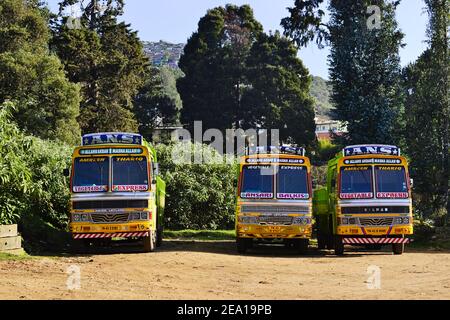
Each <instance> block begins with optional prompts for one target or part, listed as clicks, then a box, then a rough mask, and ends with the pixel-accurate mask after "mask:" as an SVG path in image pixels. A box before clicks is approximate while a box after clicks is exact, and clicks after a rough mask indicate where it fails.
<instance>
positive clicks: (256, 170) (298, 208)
mask: <svg viewBox="0 0 450 320" xmlns="http://www.w3.org/2000/svg"><path fill="white" fill-rule="evenodd" d="M238 180H239V182H238V188H237V189H238V191H237V206H236V243H237V250H238V252H239V253H245V252H246V250H247V249H249V248H250V247H251V246H252V245H253V243H254V242H255V240H258V241H259V242H274V241H276V240H282V241H283V242H284V244H285V245H286V246H288V247H291V246H294V247H295V248H296V249H297V250H298V251H299V252H300V253H306V251H307V249H308V244H309V239H310V238H311V234H312V186H311V164H310V161H309V158H307V157H306V156H305V149H303V148H297V147H291V146H281V147H268V148H257V150H256V151H255V154H248V155H247V156H244V157H242V158H241V162H240V170H239V179H238Z"/></svg>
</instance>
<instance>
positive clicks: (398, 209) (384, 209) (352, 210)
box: [342, 206, 409, 214]
mask: <svg viewBox="0 0 450 320" xmlns="http://www.w3.org/2000/svg"><path fill="white" fill-rule="evenodd" d="M342 213H343V214H358V213H409V207H408V206H376V207H342Z"/></svg>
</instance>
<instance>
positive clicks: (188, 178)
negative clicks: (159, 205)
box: [157, 143, 238, 230]
mask: <svg viewBox="0 0 450 320" xmlns="http://www.w3.org/2000/svg"><path fill="white" fill-rule="evenodd" d="M194 150H195V151H196V152H200V153H203V155H204V157H206V158H207V159H216V160H218V161H217V163H216V164H185V163H179V162H178V161H175V162H174V161H173V160H172V159H173V155H175V157H174V158H175V159H177V160H179V159H180V158H179V157H178V156H177V155H178V154H183V153H182V152H191V151H192V154H193V152H194ZM157 152H158V160H159V163H160V168H161V172H162V175H163V179H164V180H165V181H166V183H167V190H166V192H167V195H166V209H165V219H166V221H165V226H166V227H167V228H169V229H172V230H180V229H212V230H216V229H232V228H233V227H234V210H235V195H236V192H235V187H236V185H237V176H238V174H237V172H238V169H237V167H238V166H237V164H236V163H235V162H232V163H231V164H228V163H230V162H227V163H225V162H224V158H223V157H221V156H220V155H218V154H217V153H216V152H215V150H213V149H211V148H210V147H208V146H204V145H203V146H202V145H200V144H195V145H194V144H191V143H182V144H177V145H159V146H158V147H157ZM178 152H180V153H178Z"/></svg>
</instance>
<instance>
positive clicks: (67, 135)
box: [0, 0, 80, 144]
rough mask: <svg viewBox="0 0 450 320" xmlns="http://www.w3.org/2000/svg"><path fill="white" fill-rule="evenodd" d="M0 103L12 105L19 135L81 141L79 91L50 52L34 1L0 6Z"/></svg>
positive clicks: (44, 25) (41, 13) (15, 0)
mask: <svg viewBox="0 0 450 320" xmlns="http://www.w3.org/2000/svg"><path fill="white" fill-rule="evenodd" d="M0 13H1V15H0V16H1V18H0V103H3V102H5V101H7V100H11V101H14V102H16V103H15V104H16V105H17V106H18V107H17V108H16V109H15V111H14V114H13V116H14V118H15V120H16V121H17V124H18V125H19V127H20V128H21V129H24V130H25V131H26V132H27V133H28V134H33V135H36V136H39V137H42V138H45V139H55V138H56V139H59V140H62V141H65V142H68V143H71V144H75V143H76V142H78V141H79V136H80V128H79V126H78V123H77V122H76V117H77V116H78V113H79V105H78V104H79V99H80V98H79V88H78V86H77V85H75V84H72V83H70V82H69V81H68V79H67V78H66V75H65V72H64V69H63V66H62V64H61V62H60V61H59V59H58V58H57V57H56V56H54V55H52V54H50V53H49V51H48V41H49V32H48V27H47V20H46V18H47V15H46V11H45V10H43V9H41V8H40V7H39V6H38V2H37V1H35V0H30V1H20V0H5V1H2V2H1V3H0Z"/></svg>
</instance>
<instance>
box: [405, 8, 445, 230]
mask: <svg viewBox="0 0 450 320" xmlns="http://www.w3.org/2000/svg"><path fill="white" fill-rule="evenodd" d="M426 3H427V5H428V12H429V15H430V24H429V28H428V29H429V30H428V35H429V44H430V47H429V48H428V49H427V50H426V51H425V52H424V53H423V54H422V55H421V56H420V57H419V58H418V59H417V61H416V62H415V63H413V64H410V65H409V66H407V67H406V68H405V70H404V72H403V75H404V90H405V95H406V104H405V115H404V116H405V120H406V130H405V137H406V139H405V142H406V151H407V153H408V156H409V157H410V158H411V160H412V161H411V175H412V177H413V178H414V190H415V192H416V193H417V196H416V197H415V205H416V207H418V208H419V209H420V212H421V214H422V215H421V217H423V218H432V219H435V221H436V222H437V224H438V225H440V224H445V217H446V216H447V217H449V215H448V210H449V209H450V201H449V186H450V181H449V180H450V161H449V152H450V150H449V118H450V106H449V87H450V85H449V75H450V69H449V64H450V61H449V58H450V56H449V49H448V43H449V42H448V41H449V40H448V36H447V28H448V24H449V22H448V21H449V20H448V16H447V14H448V12H449V3H448V1H438V0H436V1H434V0H433V1H431V0H430V1H426Z"/></svg>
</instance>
